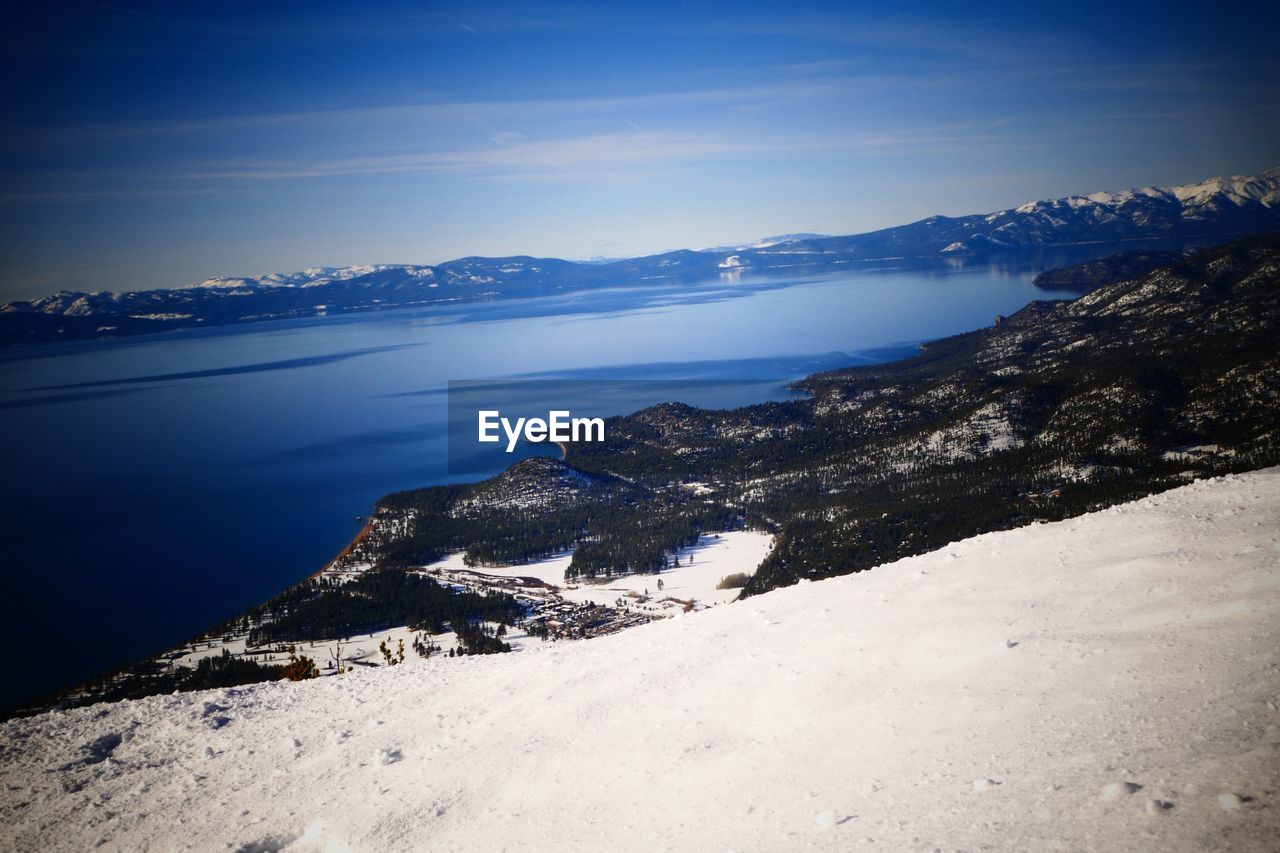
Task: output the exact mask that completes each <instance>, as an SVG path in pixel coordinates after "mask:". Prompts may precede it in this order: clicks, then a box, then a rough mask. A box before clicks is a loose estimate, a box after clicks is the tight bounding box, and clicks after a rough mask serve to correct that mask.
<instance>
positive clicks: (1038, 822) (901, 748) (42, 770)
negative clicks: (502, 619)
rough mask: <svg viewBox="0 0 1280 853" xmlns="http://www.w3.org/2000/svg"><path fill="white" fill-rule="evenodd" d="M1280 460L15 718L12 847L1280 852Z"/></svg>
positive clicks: (9, 766) (6, 763) (1, 795)
mask: <svg viewBox="0 0 1280 853" xmlns="http://www.w3.org/2000/svg"><path fill="white" fill-rule="evenodd" d="M1277 703H1280V469H1269V470H1266V471H1262V472H1257V473H1254V474H1249V475H1245V476H1240V477H1228V478H1225V479H1222V480H1215V481H1205V482H1198V483H1194V484H1192V485H1189V486H1186V487H1184V488H1181V489H1177V490H1175V491H1171V492H1167V493H1165V494H1162V495H1159V496H1157V497H1152V498H1148V499H1145V500H1142V501H1139V502H1137V503H1134V504H1129V505H1125V506H1121V507H1117V508H1114V509H1111V510H1108V511H1105V512H1100V513H1096V514H1093V515H1088V516H1083V517H1080V518H1076V519H1073V520H1070V521H1066V522H1062V523H1058V524H1051V525H1041V526H1035V527H1030V528H1023V529H1020V530H1015V531H1011V532H1005V533H996V534H989V535H985V536H981V537H977V538H975V539H971V540H967V541H964V542H960V543H957V544H954V545H952V546H950V547H947V548H945V549H943V550H942V551H939V552H936V553H932V554H927V555H924V556H921V557H915V558H911V559H907V560H903V561H900V562H898V563H895V564H892V565H889V566H884V567H881V568H879V569H876V570H874V571H872V572H869V573H864V574H861V575H853V576H848V577H841V578H836V579H833V580H828V581H823V582H820V583H808V584H801V585H799V586H795V587H790V588H787V589H784V590H780V591H777V592H773V593H770V594H768V595H764V596H760V597H757V598H752V599H749V600H747V601H745V602H741V603H737V604H733V605H729V606H724V607H718V608H715V609H713V610H710V611H706V612H703V613H698V614H693V615H690V616H686V617H683V618H677V619H672V620H667V621H664V622H658V623H653V624H651V625H648V626H645V627H642V628H637V629H634V630H631V631H628V632H625V633H623V634H619V635H616V636H613V637H608V638H604V639H598V640H591V641H587V642H580V643H561V644H557V645H554V646H551V647H548V648H546V649H544V650H539V651H530V652H525V653H520V654H511V655H501V656H494V657H486V658H466V659H457V660H450V659H432V660H428V661H414V662H410V663H408V664H406V665H404V666H400V667H396V668H395V669H390V670H382V671H368V672H358V673H354V674H353V675H351V676H344V677H342V678H337V677H331V678H325V679H321V680H318V681H313V682H308V683H303V684H298V685H290V684H268V685H260V686H256V687H250V688H242V689H236V690H225V691H214V692H209V693H203V694H187V695H174V696H164V697H160V696H157V697H152V698H150V699H145V700H142V701H138V702H132V703H130V702H124V703H120V704H117V705H101V706H94V707H89V708H84V709H80V710H77V711H72V712H62V713H52V714H46V715H43V716H40V717H35V718H31V719H26V720H15V721H11V722H8V723H6V724H4V726H3V727H2V730H0V783H2V784H0V848H4V849H22V850H30V849H37V848H39V849H44V848H45V847H48V848H50V849H65V850H84V849H92V848H94V847H95V846H100V849H105V850H142V849H164V850H169V849H187V848H194V849H199V850H228V849H232V850H234V849H240V850H259V851H260V850H275V849H280V848H282V847H287V849H288V850H290V851H294V850H486V851H489V850H619V849H621V850H628V849H630V850H650V849H676V850H699V851H703V850H705V851H713V850H714V851H721V850H770V851H772V850H792V849H802V850H810V849H812V850H859V849H871V850H934V849H946V850H955V849H961V850H975V849H985V850H1059V849H1061V850H1085V849H1087V850H1152V851H1155V850H1159V851H1179V850H1187V851H1190V850H1206V849H1224V850H1225V849H1230V850H1274V849H1275V842H1276V839H1277V838H1280V712H1278V711H1277Z"/></svg>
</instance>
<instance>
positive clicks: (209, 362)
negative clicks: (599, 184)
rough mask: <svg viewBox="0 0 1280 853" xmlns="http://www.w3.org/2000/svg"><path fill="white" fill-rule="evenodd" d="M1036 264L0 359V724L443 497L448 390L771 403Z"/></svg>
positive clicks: (1017, 292) (217, 333) (1010, 302)
mask: <svg viewBox="0 0 1280 853" xmlns="http://www.w3.org/2000/svg"><path fill="white" fill-rule="evenodd" d="M1062 260H1063V259H1062V258H1061V257H1058V258H1055V259H1053V261H1052V263H1053V264H1059V263H1061V262H1062ZM1048 263H1049V262H1044V263H1040V262H1030V263H1029V264H1023V265H1014V266H1005V267H996V266H978V267H968V268H966V267H961V266H947V265H935V266H930V267H917V266H911V265H908V264H901V265H897V266H894V265H881V266H878V267H872V266H867V267H862V268H859V269H857V270H851V271H849V272H847V273H841V274H835V275H824V276H819V277H803V278H792V279H761V280H751V279H742V280H728V279H724V280H718V281H710V282H705V283H703V284H700V285H696V286H688V285H680V286H666V287H658V288H647V289H621V290H609V291H605V292H597V293H589V292H588V293H574V294H567V295H563V296H556V297H548V298H543V299H539V300H512V301H500V302H490V303H483V304H475V305H455V306H449V307H444V308H433V309H405V310H392V311H385V312H378V313H366V314H352V315H345V316H336V317H327V318H311V319H307V320H296V321H284V322H271V323H263V324H256V325H249V326H238V327H227V328H221V329H202V330H198V331H193V332H185V333H172V334H166V335H158V336H148V337H145V338H127V339H123V340H119V341H113V342H95V343H90V344H62V345H53V346H42V347H29V348H19V349H12V350H9V351H6V352H4V353H3V354H0V411H2V412H3V420H2V421H0V423H2V427H0V429H2V435H3V439H4V447H5V450H6V457H7V458H6V463H5V476H4V478H3V486H2V487H0V488H2V494H0V500H2V502H3V503H2V505H0V512H3V517H4V518H5V525H4V529H5V537H4V546H3V556H4V560H3V566H4V572H5V595H4V596H3V601H4V605H3V607H4V610H3V617H4V619H5V625H6V628H7V632H6V633H7V635H8V637H9V638H10V648H11V650H12V653H11V654H10V655H9V656H8V659H7V661H6V663H7V669H8V674H7V677H6V678H5V679H3V680H2V681H0V684H3V685H4V686H3V691H4V695H3V696H0V704H4V703H5V702H7V701H14V700H16V699H19V698H22V697H24V696H30V695H32V694H34V693H37V692H40V691H43V690H47V689H51V688H55V687H58V686H63V685H65V684H68V683H70V682H74V681H77V680H80V679H83V678H84V677H87V676H89V675H91V674H93V673H94V672H97V671H100V670H103V669H105V668H108V667H111V666H115V665H118V664H120V663H123V662H126V661H129V660H132V659H136V658H138V657H140V656H143V655H145V654H149V653H153V652H156V651H158V650H160V649H163V648H164V647H166V646H168V645H170V644H173V643H175V642H179V641H181V640H183V639H185V638H187V637H190V636H192V635H194V634H195V633H197V632H198V631H200V630H201V629H203V628H205V627H207V626H209V625H211V624H212V623H214V622H217V621H219V620H221V619H224V618H226V617H229V616H231V615H233V614H234V613H235V612H236V611H238V610H240V609H242V608H244V607H246V606H248V605H251V604H255V603H258V602H260V601H262V600H263V599H265V598H267V597H269V596H270V595H272V594H273V593H275V592H278V591H279V590H281V589H282V588H284V587H285V586H287V585H289V584H291V583H293V582H295V581H297V580H298V579H300V578H302V577H305V576H306V575H308V574H310V573H311V572H313V571H315V570H316V569H318V568H320V567H321V566H322V565H323V564H324V562H325V561H326V560H327V559H328V558H330V557H331V556H333V555H334V554H335V553H336V552H337V551H339V550H340V549H341V548H342V546H343V545H344V544H345V543H346V542H347V541H348V540H349V539H350V538H351V536H352V535H353V534H354V533H355V532H356V530H358V528H359V526H360V521H359V520H358V518H357V516H359V515H361V514H363V513H365V512H367V511H368V510H369V508H370V507H371V505H372V503H373V501H374V500H375V499H376V498H377V497H379V496H380V495H383V494H385V493H387V492H390V491H393V490H396V489H403V488H409V487H414V486H420V485H425V484H429V483H438V482H443V481H446V480H447V479H448V474H447V469H446V459H445V400H444V395H443V394H442V393H440V392H441V391H442V389H444V388H445V386H446V384H447V382H448V381H449V380H456V379H483V378H493V377H508V376H517V375H537V376H543V377H546V376H553V377H564V376H569V377H573V376H582V377H591V378H602V377H620V376H632V377H643V378H648V379H652V378H675V379H680V378H698V379H703V380H705V379H717V378H725V379H733V378H750V379H753V380H761V379H764V380H773V381H772V382H765V383H764V384H762V385H760V387H759V389H758V390H753V391H752V394H758V395H759V396H762V397H777V398H781V397H784V396H786V395H787V393H788V392H787V390H786V382H787V381H788V380H789V379H793V378H796V377H798V376H801V375H804V374H806V373H809V372H813V371H815V370H823V369H830V368H833V367H838V366H842V365H846V364H855V363H859V361H866V360H868V359H875V358H883V357H887V356H888V355H889V354H892V353H902V352H904V351H906V350H905V349H904V347H905V348H909V346H910V345H911V344H912V343H913V342H917V341H920V340H924V339H929V338H935V337H940V336H944V335H949V334H953V333H956V332H960V331H965V330H969V329H973V328H977V327H979V326H984V325H988V324H990V323H991V322H992V321H993V319H994V318H995V316H996V315H997V314H1008V313H1011V312H1013V311H1015V310H1017V309H1018V308H1019V307H1021V306H1022V305H1024V304H1025V303H1027V302H1028V301H1030V300H1032V299H1037V298H1048V297H1051V296H1053V294H1046V293H1044V292H1043V291H1038V290H1035V289H1034V288H1032V287H1031V285H1030V278H1031V275H1032V273H1034V272H1035V271H1036V270H1037V269H1038V268H1040V267H1043V266H1046V265H1048ZM699 387H704V388H705V387H706V383H699ZM726 393H729V392H726ZM653 402H658V401H657V400H654V401H653ZM687 402H693V403H695V404H703V405H716V404H723V405H729V404H740V403H742V402H746V401H745V400H741V399H736V398H732V397H725V398H724V399H716V398H715V396H714V394H712V395H711V396H709V397H703V398H700V399H693V400H687Z"/></svg>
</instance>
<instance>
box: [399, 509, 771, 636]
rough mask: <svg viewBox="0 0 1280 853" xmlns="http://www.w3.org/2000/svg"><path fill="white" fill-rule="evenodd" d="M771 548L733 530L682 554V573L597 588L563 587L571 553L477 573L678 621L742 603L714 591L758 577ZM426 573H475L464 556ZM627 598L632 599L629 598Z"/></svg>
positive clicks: (604, 581)
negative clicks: (738, 578)
mask: <svg viewBox="0 0 1280 853" xmlns="http://www.w3.org/2000/svg"><path fill="white" fill-rule="evenodd" d="M772 548H773V536H772V534H769V533H760V532H758V531H754V530H734V531H730V532H728V533H713V534H710V535H704V536H702V537H701V538H700V539H699V540H698V544H697V545H695V546H693V547H692V548H684V549H682V550H681V551H680V552H679V553H678V554H677V555H676V556H677V557H678V558H679V559H680V565H679V566H678V567H672V568H670V569H667V570H665V571H663V572H662V573H661V574H658V575H624V576H621V577H617V578H600V579H598V580H597V581H594V582H592V581H585V580H584V581H580V582H576V583H565V580H564V570H565V569H566V568H568V566H569V560H570V559H572V557H573V555H572V554H571V553H566V554H561V555H559V556H556V557H552V558H550V559H547V560H539V561H538V562H535V563H525V564H522V565H515V566H498V567H490V566H483V567H479V568H477V569H475V570H474V571H475V572H478V573H482V574H486V575H491V576H495V577H508V578H514V577H526V578H537V579H538V580H540V581H542V582H543V583H545V584H548V585H550V586H555V587H559V588H560V590H559V591H560V597H561V598H563V599H565V600H566V601H572V602H574V603H575V604H584V603H586V602H588V601H589V602H592V603H594V604H600V605H604V606H606V607H614V606H616V605H617V601H618V599H622V600H623V601H624V602H625V609H628V610H636V611H638V612H642V613H650V614H654V615H674V614H675V613H682V612H684V609H685V608H684V602H691V603H696V604H698V605H701V606H707V607H710V606H714V605H716V604H725V603H727V602H730V601H733V600H734V599H735V598H737V597H738V592H739V590H736V589H716V584H718V583H719V582H720V579H721V578H723V577H725V576H726V575H730V574H734V573H737V572H741V573H743V574H748V575H749V574H752V573H754V572H755V570H756V568H757V567H758V566H759V565H760V563H761V561H762V560H764V558H765V557H767V556H768V555H769V551H770V550H771V549H772ZM691 557H692V558H693V561H692V562H690V558H691ZM424 570H425V571H428V572H431V571H436V570H445V571H450V572H457V571H471V570H468V569H467V568H466V567H465V566H464V565H463V562H462V553H461V552H458V553H457V554H451V555H450V556H449V557H447V558H445V559H444V560H441V561H439V562H437V563H431V564H430V565H428V566H425V567H424ZM659 580H661V581H662V587H663V588H662V589H661V590H659V589H658V581H659ZM646 591H647V592H646ZM628 593H632V594H633V595H632V596H630V597H628ZM637 595H639V596H644V595H648V597H649V600H648V601H642V600H640V599H639V598H637V597H636V596H637Z"/></svg>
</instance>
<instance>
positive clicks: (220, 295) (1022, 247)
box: [0, 168, 1280, 344]
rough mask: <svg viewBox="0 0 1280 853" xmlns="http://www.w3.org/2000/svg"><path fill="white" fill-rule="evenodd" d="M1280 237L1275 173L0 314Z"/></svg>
mask: <svg viewBox="0 0 1280 853" xmlns="http://www.w3.org/2000/svg"><path fill="white" fill-rule="evenodd" d="M1277 230H1280V168H1276V169H1271V170H1270V171H1267V172H1264V173H1262V174H1260V175H1255V176H1235V177H1230V178H1210V179H1208V180H1205V181H1201V182H1199V183H1194V184H1187V185H1183V186H1175V187H1165V188H1156V187H1143V188H1139V189H1128V190H1123V191H1120V192H1098V193H1093V194H1090V195H1077V196H1068V197H1066V198H1059V199H1053V200H1048V201H1034V202H1029V203H1027V204H1023V205H1020V206H1018V207H1014V208H1010V209H1008V210H1001V211H997V212H995V213H988V214H975V215H971V216H961V217H946V216H932V217H929V218H928V219H923V220H920V221H919V222H914V223H911V224H909V225H902V226H898V227H894V228H886V229H882V230H879V231H872V232H868V233H865V234H857V235H852V236H844V237H824V236H820V235H814V234H785V235H780V236H778V237H773V238H766V239H762V240H758V241H756V242H754V243H751V244H747V245H743V246H736V247H720V248H716V249H704V250H699V251H693V250H685V249H682V250H678V251H673V252H665V253H662V254H657V255H648V256H645V257H639V258H631V259H626V260H615V261H609V262H574V261H566V260H561V259H557V258H533V257H528V256H515V257H506V258H483V257H467V258H460V259H457V260H453V261H447V262H445V263H441V264H435V265H413V264H376V265H362V266H350V267H342V268H335V267H315V268H311V269H307V270H303V271H301V272H296V273H288V274H281V273H272V274H270V275H263V276H217V277H214V278H210V279H206V280H205V281H202V282H200V283H199V284H196V285H192V286H187V287H177V288H170V289H158V290H142V291H128V292H121V293H113V292H108V291H94V292H80V291H62V292H59V293H56V294H53V295H51V296H45V297H41V298H38V299H34V300H28V301H18V302H10V303H8V304H6V305H4V306H2V307H0V344H14V343H24V342H40V341H57V340H76V339H88V338H103V337H118V336H124V335H134V334H144V333H148V332H157V331H165V330H169V329H178V328H190V327H199V326H206V325H222V324H228V323H245V322H253V321H258V320H270V319H282V318H288V317H306V316H315V315H323V314H330V313H338V312H349V311H363V310H376V309H383V308H393V307H406V306H412V305H430V304H434V303H455V302H459V301H468V300H481V299H499V298H509V297H531V296H539V295H548V294H553V293H558V292H565V291H572V290H582V289H587V288H597V287H610V286H619V285H636V284H642V285H643V284H648V285H655V286H657V285H678V284H680V283H687V282H692V281H698V280H704V279H706V278H711V277H715V276H717V275H728V276H732V275H734V274H740V273H742V272H749V273H760V274H769V273H775V274H784V273H796V272H822V271H829V270H833V269H840V268H841V265H847V264H850V263H857V262H861V261H870V260H878V259H891V258H892V259H900V258H934V259H939V258H948V257H950V258H969V257H981V256H987V255H991V254H996V253H1004V252H1019V251H1026V250H1028V249H1034V248H1036V247H1043V246H1051V245H1071V244H1082V243H1123V242H1128V241H1143V240H1167V239H1182V240H1192V239H1211V238H1225V237H1229V236H1232V235H1244V234H1254V233H1265V232H1272V231H1277Z"/></svg>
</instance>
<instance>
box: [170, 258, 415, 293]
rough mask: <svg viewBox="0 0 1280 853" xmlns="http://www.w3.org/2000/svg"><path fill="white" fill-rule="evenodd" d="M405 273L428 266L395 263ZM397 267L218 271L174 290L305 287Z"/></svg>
mask: <svg viewBox="0 0 1280 853" xmlns="http://www.w3.org/2000/svg"><path fill="white" fill-rule="evenodd" d="M399 268H400V269H403V270H404V271H405V272H406V273H408V274H410V275H413V274H415V272H414V271H416V270H419V269H430V267H425V268H424V267H411V266H405V267H399ZM390 269H397V266H396V265H395V264H355V265H354V266H349V267H308V268H307V269H305V270H303V271H302V272H295V273H278V272H277V273H268V274H267V275H260V276H229V275H219V276H214V277H213V278H206V279H205V280H204V281H202V282H199V283H198V284H189V285H185V286H183V287H179V288H177V289H178V290H189V289H192V288H197V287H207V288H224V289H225V288H233V289H234V288H246V287H305V286H307V285H309V284H316V283H318V282H329V281H348V280H350V279H353V278H357V277H359V276H363V275H369V274H370V273H377V272H383V271H385V270H390Z"/></svg>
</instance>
